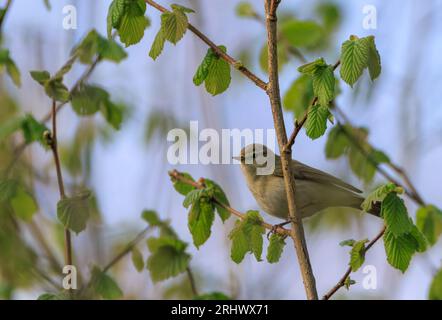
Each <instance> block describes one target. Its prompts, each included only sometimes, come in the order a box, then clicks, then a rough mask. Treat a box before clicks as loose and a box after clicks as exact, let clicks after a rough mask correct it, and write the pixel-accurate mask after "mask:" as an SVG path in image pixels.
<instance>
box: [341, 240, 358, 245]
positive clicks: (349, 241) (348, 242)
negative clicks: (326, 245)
mask: <svg viewBox="0 0 442 320" xmlns="http://www.w3.org/2000/svg"><path fill="white" fill-rule="evenodd" d="M355 243H356V241H355V240H354V239H347V240H343V241H341V242H339V245H340V246H341V247H344V246H349V247H353V245H354V244H355Z"/></svg>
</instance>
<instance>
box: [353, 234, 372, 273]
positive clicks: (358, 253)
mask: <svg viewBox="0 0 442 320" xmlns="http://www.w3.org/2000/svg"><path fill="white" fill-rule="evenodd" d="M367 242H368V239H365V240H360V241H356V242H355V243H353V248H352V249H351V250H350V263H349V265H350V267H351V271H353V272H356V271H358V269H359V268H360V267H361V266H362V265H363V264H364V261H365V244H366V243H367Z"/></svg>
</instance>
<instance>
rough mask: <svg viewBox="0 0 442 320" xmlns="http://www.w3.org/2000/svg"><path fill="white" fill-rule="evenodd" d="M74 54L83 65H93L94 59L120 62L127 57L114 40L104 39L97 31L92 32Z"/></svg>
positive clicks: (75, 49)
mask: <svg viewBox="0 0 442 320" xmlns="http://www.w3.org/2000/svg"><path fill="white" fill-rule="evenodd" d="M73 52H74V53H75V54H77V55H78V59H79V60H80V62H81V63H85V64H91V63H92V62H93V57H94V56H96V55H98V57H99V58H101V59H105V60H109V61H114V62H117V63H118V62H120V61H121V60H123V59H125V58H126V57H127V54H126V52H125V51H124V49H123V48H122V47H121V46H120V45H119V44H118V43H116V42H115V41H114V40H113V39H106V38H104V37H102V36H101V35H100V34H99V33H98V32H97V31H96V30H92V31H90V32H89V33H88V34H87V35H86V37H84V39H83V40H82V41H81V42H80V44H79V45H78V46H77V47H76V48H74V50H73Z"/></svg>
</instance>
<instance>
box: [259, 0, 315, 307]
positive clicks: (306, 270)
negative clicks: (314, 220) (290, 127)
mask: <svg viewBox="0 0 442 320" xmlns="http://www.w3.org/2000/svg"><path fill="white" fill-rule="evenodd" d="M279 2H280V0H265V11H266V29H267V44H268V70H269V82H268V88H267V94H268V96H269V99H270V104H271V107H272V115H273V122H274V125H275V130H276V136H277V139H278V145H279V151H280V153H281V165H282V170H283V175H284V184H285V189H286V192H287V201H288V207H289V215H290V220H291V221H292V228H291V237H292V239H293V242H294V246H295V249H296V254H297V256H298V262H299V266H300V269H301V274H302V279H303V282H304V287H305V291H306V294H307V298H308V299H309V300H317V299H318V293H317V291H316V284H315V277H314V275H313V271H312V266H311V264H310V258H309V255H308V250H307V245H306V241H305V235H304V227H303V225H302V219H301V216H300V213H299V212H298V211H297V210H296V203H295V178H294V175H293V173H292V170H291V161H292V150H291V147H290V148H285V146H286V145H287V133H286V129H285V124H284V118H283V113H282V108H281V96H280V90H279V79H278V56H277V50H278V48H277V34H278V32H277V17H276V10H277V7H278V4H279Z"/></svg>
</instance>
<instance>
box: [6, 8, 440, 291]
mask: <svg viewBox="0 0 442 320" xmlns="http://www.w3.org/2000/svg"><path fill="white" fill-rule="evenodd" d="M51 2H52V10H51V11H47V10H46V8H45V7H44V5H43V1H37V0H33V1H29V0H16V1H15V3H14V5H13V7H12V9H11V12H10V13H9V14H10V15H9V17H8V20H7V21H6V24H5V35H6V44H7V47H8V48H10V50H11V55H12V56H13V57H14V60H15V61H16V63H17V64H18V66H19V68H20V69H21V71H22V78H23V86H22V88H21V89H20V90H16V89H14V88H13V87H12V85H11V84H10V83H7V85H8V87H9V86H11V92H12V94H13V95H14V96H15V97H16V98H17V99H18V101H19V102H20V103H21V104H22V105H23V106H24V107H23V108H24V110H26V111H29V112H32V113H33V114H34V115H35V116H36V117H37V118H40V117H41V116H43V115H45V114H46V113H47V112H48V109H49V105H50V104H49V101H48V99H47V98H46V97H45V96H44V95H43V93H42V92H41V90H40V88H39V86H38V84H36V83H35V82H34V81H33V80H32V79H31V78H30V76H29V73H28V71H29V70H34V69H47V70H49V71H51V72H53V71H55V70H57V69H58V68H59V67H60V66H61V65H62V64H63V63H64V62H65V61H66V60H67V58H68V56H69V53H70V50H71V48H72V47H73V45H74V44H75V43H77V42H78V41H79V40H80V39H81V38H82V37H83V36H84V35H85V34H86V33H87V32H88V31H89V30H90V29H91V28H96V29H97V30H98V31H99V32H100V33H102V34H105V32H106V15H107V7H108V5H109V3H110V1H107V0H106V1H99V0H95V1H91V0H77V1H64V0H63V1H60V0H58V1H51ZM159 2H160V3H161V4H162V5H163V6H166V4H168V3H170V2H169V1H159ZM175 2H179V3H180V4H183V5H188V6H190V7H192V8H194V9H196V11H197V14H195V15H190V21H191V22H192V23H193V24H195V25H197V26H198V27H200V29H201V30H203V32H204V33H205V34H207V35H208V36H209V38H211V39H213V40H214V41H215V42H216V43H218V44H224V45H226V46H227V47H228V50H229V53H230V54H232V55H233V56H234V57H238V56H239V55H240V54H241V52H243V51H244V49H248V50H249V51H250V52H251V57H250V62H249V64H248V65H249V66H250V68H251V69H252V70H253V71H255V72H256V73H257V74H258V75H259V76H260V77H262V78H264V77H265V76H266V75H265V74H264V73H263V72H262V71H261V70H260V68H259V65H258V63H257V61H258V54H259V50H260V49H261V46H262V45H263V43H264V41H265V30H264V28H263V27H262V25H260V24H259V23H257V22H255V21H252V20H247V19H241V18H239V17H237V16H236V15H235V9H234V8H235V6H236V4H237V3H238V1H234V0H223V1H216V0H205V1H203V0H201V1H196V0H194V1H190V0H189V1H175ZM251 2H252V3H253V4H254V5H255V8H257V10H258V11H259V12H260V13H262V12H263V8H262V1H251ZM318 2H320V1H282V3H281V10H283V11H287V12H290V13H293V14H295V15H296V16H297V17H299V18H300V19H309V18H312V17H313V16H314V14H313V10H314V6H315V4H316V3H318ZM335 2H336V3H338V4H339V5H340V6H341V7H342V14H343V22H342V25H341V27H340V29H339V30H338V32H337V33H336V34H335V36H334V43H335V49H334V50H333V49H332V50H328V51H327V52H326V53H324V57H325V58H326V60H327V61H329V62H330V63H332V62H334V61H337V59H338V56H339V47H340V44H341V43H342V42H343V41H345V40H346V39H347V38H348V37H349V35H351V34H357V35H358V36H366V35H370V34H373V35H375V36H376V44H377V47H378V50H379V52H380V54H381V57H382V66H383V70H382V74H381V77H380V78H379V79H378V80H377V81H376V83H375V84H374V85H373V87H371V89H372V91H371V94H370V95H367V94H364V92H359V93H358V94H355V93H354V91H352V90H351V89H350V87H349V86H347V85H345V84H341V88H342V94H341V95H340V96H339V98H338V100H337V103H338V105H340V106H341V107H342V108H343V109H344V110H345V112H346V114H347V115H348V116H349V117H350V119H351V120H352V122H353V123H354V124H355V125H361V126H366V127H368V128H369V129H370V133H371V134H370V141H371V142H372V143H373V145H374V146H376V147H377V148H379V149H381V150H383V151H385V152H386V153H387V154H388V155H389V156H390V157H391V159H392V160H393V161H394V162H396V163H400V164H401V165H402V166H403V167H404V168H405V169H406V170H407V172H408V173H409V175H410V176H411V178H412V181H413V182H414V183H415V185H416V186H417V189H418V190H419V191H420V193H421V194H422V195H423V196H424V199H425V200H426V201H427V202H428V203H433V204H435V205H437V206H439V207H441V206H442V197H441V191H440V190H441V189H440V181H441V179H442V170H441V169H442V165H441V164H442V129H441V127H440V123H441V120H442V108H441V107H440V101H441V95H442V92H441V90H440V88H441V87H442V80H441V79H442V63H441V62H440V52H441V51H442V41H441V38H440V34H441V31H442V19H441V18H442V10H440V9H441V8H442V1H439V0H428V1H418V0H407V1H400V0H390V1H374V0H373V1H359V0H352V1H335ZM0 3H1V2H0ZM68 4H73V5H75V6H76V8H77V13H78V29H77V30H64V29H63V28H62V21H63V18H64V14H63V12H62V8H63V6H65V5H68ZM364 5H374V6H375V7H376V8H377V29H376V30H364V29H363V27H362V20H363V18H364V15H363V12H362V8H363V6H364ZM147 15H148V16H149V18H150V19H151V27H150V28H148V29H147V30H146V33H145V37H144V39H143V40H142V41H141V42H140V43H139V44H137V45H135V46H132V47H130V48H128V49H127V51H128V53H129V57H128V59H126V60H125V61H123V62H122V63H120V64H119V65H114V64H111V63H107V62H104V63H102V64H100V65H99V66H98V68H97V69H96V71H95V72H94V74H93V76H92V77H91V81H90V82H91V83H98V84H100V85H102V86H104V87H105V88H106V89H107V90H108V91H109V92H110V93H111V94H112V98H113V99H114V100H117V101H122V102H124V103H126V104H127V105H128V106H130V109H131V112H130V117H129V119H128V120H127V121H126V122H125V123H123V127H122V129H121V131H119V132H118V133H116V134H115V135H114V140H113V141H112V143H105V142H102V141H98V142H96V143H95V145H94V150H93V166H92V178H91V181H90V184H91V186H92V187H93V189H94V190H95V193H96V196H97V199H98V202H99V205H100V208H101V210H102V212H103V214H104V216H105V221H104V224H103V225H99V226H97V227H98V228H100V229H102V231H103V234H104V236H103V237H104V242H105V243H106V241H107V240H115V239H125V238H126V237H129V236H130V235H131V234H132V235H133V234H134V231H136V230H141V229H142V228H143V223H142V221H141V219H140V213H141V211H142V210H143V209H155V210H157V211H158V212H159V214H160V215H161V216H162V217H168V218H170V219H171V221H172V225H173V226H174V227H175V228H176V229H177V230H178V232H179V235H180V237H181V238H183V239H184V240H186V241H189V242H191V236H190V234H189V231H188V229H187V221H186V218H187V217H186V214H187V213H186V210H185V209H184V208H183V207H182V205H181V203H182V200H183V199H182V196H181V195H179V194H177V193H176V192H175V191H174V190H173V188H172V185H171V183H170V181H169V179H168V176H167V171H168V170H170V169H172V168H176V169H178V170H183V171H187V172H190V173H191V174H192V175H193V176H194V177H195V178H198V177H200V176H204V177H207V178H211V179H213V180H215V181H218V182H219V183H220V184H221V185H222V187H223V188H224V190H226V192H227V194H228V196H229V198H230V202H231V204H232V207H234V208H236V209H238V210H240V211H246V210H249V209H258V207H257V204H256V202H255V200H254V199H253V197H252V196H251V194H250V192H249V191H248V189H247V187H246V185H245V181H244V180H243V178H242V176H241V173H240V169H239V166H238V165H211V166H203V165H181V166H177V167H172V166H170V165H169V164H167V162H166V151H167V147H168V145H169V144H168V143H167V141H166V136H165V135H157V136H156V137H155V139H154V141H152V142H150V143H149V144H147V143H146V142H145V141H144V140H145V138H144V135H145V134H144V132H145V128H146V119H147V118H148V115H149V114H150V113H151V112H153V111H155V110H156V111H158V110H160V111H165V112H170V113H172V114H174V115H175V117H176V118H177V119H178V121H179V122H180V123H182V124H184V127H187V126H188V124H189V121H191V120H198V121H199V126H200V129H202V128H205V127H208V128H215V129H217V130H220V129H222V128H226V129H232V128H239V129H244V128H251V129H255V128H261V129H268V128H273V121H272V116H271V112H270V106H269V104H268V99H267V96H266V95H265V94H264V92H262V91H261V90H260V89H259V88H257V87H256V86H255V85H254V84H253V83H251V82H250V81H248V80H247V79H245V78H243V77H242V76H241V75H239V74H238V73H236V71H234V70H232V78H233V79H232V84H231V86H230V88H229V89H228V91H227V92H225V93H224V94H221V95H218V96H216V97H212V96H210V95H209V94H207V93H206V92H205V90H204V87H195V86H194V85H193V83H192V78H193V75H194V72H195V70H196V68H197V66H198V64H199V63H200V61H201V59H202V57H203V56H204V54H205V52H206V50H207V48H206V46H205V45H204V44H203V43H202V42H201V41H200V40H199V39H197V38H196V37H195V36H194V35H192V34H191V33H187V34H186V35H185V37H184V38H183V40H182V41H180V42H179V43H178V44H177V45H176V46H175V47H174V46H172V45H170V44H166V46H165V49H164V51H163V54H162V55H161V56H160V57H159V58H158V59H157V61H155V62H154V61H152V59H150V57H149V56H148V52H149V49H150V45H151V43H152V41H153V37H154V36H155V35H156V32H157V31H158V29H159V14H158V12H157V11H156V10H154V9H153V8H151V7H148V9H147ZM307 56H308V59H309V60H313V59H314V58H317V55H308V54H307ZM299 65H300V62H299V61H296V60H294V61H292V62H291V63H290V64H289V65H288V66H286V67H285V69H284V71H283V72H282V74H281V91H282V92H283V93H284V92H285V91H286V90H287V88H288V87H289V85H290V83H291V82H292V81H293V80H294V78H295V77H296V76H297V72H296V67H298V66H299ZM82 70H83V69H82V67H76V68H75V69H74V70H73V72H71V73H70V74H69V76H68V77H67V80H66V82H67V83H69V84H72V83H73V82H74V81H75V80H76V79H77V78H78V77H79V75H80V74H81V72H82ZM363 81H364V82H363V83H364V84H367V86H368V83H369V82H368V80H367V77H366V76H365V77H364V79H363ZM361 90H362V91H363V89H361ZM81 121H85V120H81ZM96 121H101V119H98V118H97V119H96ZM292 123H293V120H292V114H290V113H287V114H286V125H287V129H288V132H291V130H292V128H293V124H292ZM78 125H79V120H78V117H76V116H75V115H74V113H73V111H72V110H70V108H64V109H63V111H61V113H60V118H59V132H60V141H61V142H63V141H69V139H71V138H72V136H73V134H74V133H75V130H76V129H77V128H78ZM325 142H326V135H325V136H323V137H322V138H320V139H317V140H315V141H311V140H310V139H309V138H308V137H306V135H305V134H304V133H303V132H301V134H300V135H299V136H298V139H297V141H296V144H295V146H294V151H293V154H294V158H296V159H297V160H300V161H302V162H304V163H306V164H308V165H311V166H314V167H316V168H319V169H321V170H324V171H327V172H330V173H333V174H335V175H337V176H340V177H342V178H343V179H345V180H346V181H348V182H350V183H352V184H354V185H355V186H356V187H358V188H361V189H363V190H365V191H366V192H369V191H370V190H371V189H372V188H373V185H372V186H364V185H363V183H362V182H361V181H359V180H358V179H357V178H356V177H355V176H354V175H352V174H351V173H349V169H348V162H347V161H346V160H343V159H341V160H333V161H330V160H327V159H326V158H325V155H324V145H325ZM235 151H236V152H237V151H238V150H235ZM30 152H32V155H33V159H34V160H33V161H34V162H35V164H36V166H42V168H43V167H44V166H45V165H47V164H48V163H50V161H51V157H50V156H51V155H50V154H49V153H44V152H42V151H41V150H40V149H39V146H37V145H35V146H32V147H31V151H30ZM67 179H68V180H69V178H67ZM376 181H377V182H382V181H383V180H382V178H381V177H377V180H376ZM68 182H69V181H68ZM54 191H55V189H50V190H46V189H45V190H39V191H38V196H39V201H40V203H41V206H42V208H43V211H44V212H45V215H47V216H48V217H52V218H53V217H55V210H54V209H55V207H54V203H55V202H56V199H57V194H56V192H54ZM407 206H408V208H409V212H410V214H411V216H412V217H413V218H414V216H415V209H416V207H415V206H414V205H413V203H411V202H409V201H407ZM356 215H357V216H358V217H357V218H355V219H350V220H349V223H348V224H346V225H344V226H342V225H341V226H334V225H331V224H330V223H327V224H324V225H319V226H318V227H317V228H315V229H314V230H313V228H312V227H311V226H310V225H309V224H307V230H306V235H307V243H308V248H309V252H310V257H311V262H312V265H313V269H314V272H315V275H316V281H317V286H318V292H319V294H323V293H324V292H325V291H327V290H328V289H329V288H331V287H332V286H333V285H334V284H335V283H336V282H337V281H338V279H339V278H340V277H341V276H342V274H343V273H344V272H345V270H346V267H347V263H348V249H347V248H342V247H340V246H339V245H338V244H339V242H340V241H341V240H344V239H348V238H355V239H363V238H372V237H373V236H375V235H376V234H377V233H378V232H379V230H380V228H381V222H380V221H378V220H377V219H376V218H373V217H370V216H364V215H361V214H356ZM263 216H264V217H265V218H264V219H265V220H266V221H268V222H272V223H277V220H275V219H273V218H271V217H268V216H267V215H265V214H263ZM233 220H234V219H233V218H232V219H231V220H230V221H229V222H228V223H226V225H224V226H223V225H222V223H221V222H220V221H219V219H217V220H215V224H214V226H213V229H212V237H211V238H210V239H209V241H208V242H207V243H206V244H205V245H203V246H202V247H201V248H200V250H196V249H195V247H194V246H193V245H190V246H189V250H190V252H191V253H192V256H193V259H192V262H191V265H192V266H193V267H194V268H195V269H196V270H197V271H200V272H201V278H202V279H201V281H200V283H202V284H203V286H204V291H211V290H219V291H225V292H227V293H229V292H232V291H234V292H236V293H237V296H238V297H239V298H252V299H253V298H276V299H302V298H304V289H303V286H302V281H301V278H300V273H299V270H298V264H297V262H296V255H295V252H294V249H293V246H292V244H291V242H288V245H287V246H286V248H285V250H284V253H283V258H282V261H281V263H279V264H277V265H270V264H268V263H267V262H265V261H262V262H259V263H258V262H256V260H255V259H254V258H253V257H251V256H247V257H246V259H245V260H244V262H243V263H241V264H240V265H235V264H234V263H233V262H232V261H231V260H230V258H229V250H230V244H229V242H230V241H229V240H227V239H226V235H227V234H228V232H229V230H230V228H231V227H232V225H233ZM74 245H75V247H76V248H78V249H79V250H81V248H82V247H84V246H87V245H88V243H87V235H80V236H79V237H76V238H75V240H74ZM265 247H266V246H265ZM440 248H441V243H440V242H439V243H438V244H436V245H435V246H434V247H433V248H432V249H430V250H429V251H428V252H427V253H424V254H420V255H417V256H415V257H414V259H413V261H412V264H411V267H410V268H409V269H408V271H407V272H406V273H405V274H404V275H402V274H401V273H400V272H399V271H397V270H395V269H393V268H392V267H390V266H389V265H388V264H387V262H386V259H385V253H384V248H383V244H382V242H379V243H377V244H376V245H375V246H374V247H373V249H372V250H370V252H369V253H368V254H367V259H366V264H370V265H374V266H375V267H376V270H377V276H378V288H377V289H376V290H364V289H363V288H362V285H361V283H362V277H363V276H364V275H363V273H362V269H361V270H359V271H358V272H356V273H355V274H354V275H352V278H353V279H355V280H356V281H357V284H356V285H355V286H353V287H352V288H351V291H350V292H349V293H348V292H347V291H345V290H342V291H340V293H339V295H340V296H341V297H346V296H347V297H353V298H386V297H388V298H393V299H424V298H426V296H427V291H428V290H427V289H428V285H429V282H430V280H431V279H432V275H433V273H434V271H435V268H438V267H439V266H440V264H441V263H440V262H441V255H440V252H441V251H440ZM103 254H104V255H106V254H107V253H106V252H104V253H103ZM84 259H85V260H86V261H88V260H87V259H88V257H84ZM89 263H91V262H90V261H89ZM127 268H128V270H127V274H125V278H126V279H127V280H128V281H125V282H124V285H123V289H126V290H129V291H130V290H132V291H133V292H139V293H140V295H139V296H138V298H142V299H143V298H152V297H155V296H156V293H157V292H158V290H163V289H164V288H165V287H166V286H167V285H168V284H170V283H171V281H166V283H162V284H157V285H153V284H152V283H151V281H150V280H149V277H148V274H147V273H146V272H144V273H143V274H136V273H135V272H134V270H133V268H132V269H130V267H129V266H128V267H127ZM172 281H175V280H172ZM28 295H29V293H24V294H23V297H27V296H28ZM32 295H33V293H31V294H30V296H31V297H32Z"/></svg>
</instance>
